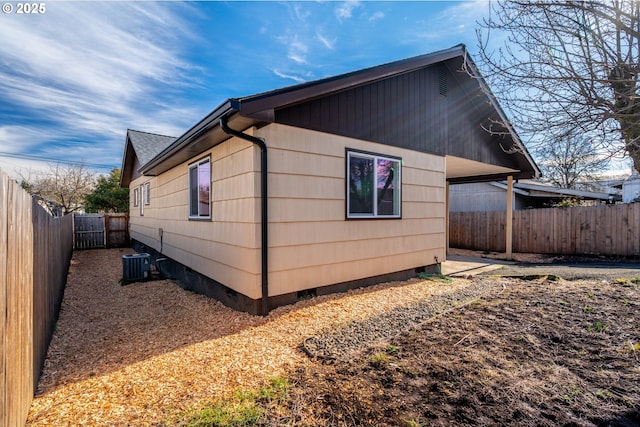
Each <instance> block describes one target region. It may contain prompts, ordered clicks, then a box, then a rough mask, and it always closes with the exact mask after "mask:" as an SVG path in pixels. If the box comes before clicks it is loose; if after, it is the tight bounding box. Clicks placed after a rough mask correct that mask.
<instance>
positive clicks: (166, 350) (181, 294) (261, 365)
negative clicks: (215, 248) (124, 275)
mask: <svg viewBox="0 0 640 427" xmlns="http://www.w3.org/2000/svg"><path fill="white" fill-rule="evenodd" d="M128 253H131V251H128V250H125V251H123V250H118V249H113V250H96V251H83V252H76V253H75V254H74V257H73V260H72V265H71V270H70V273H69V278H68V283H67V288H66V291H65V296H64V300H63V304H62V311H61V313H60V318H59V320H58V323H57V329H56V332H55V335H54V338H53V340H52V343H51V346H50V349H49V355H48V358H47V361H46V364H45V368H44V371H43V375H42V378H41V380H40V383H39V385H38V390H37V395H36V397H35V399H34V402H33V405H32V407H31V411H30V413H29V418H28V425H30V426H53V425H55V426H66V425H68V426H77V425H83V426H87V425H109V426H125V425H135V426H143V425H153V424H157V423H160V422H163V421H164V420H167V419H170V418H171V417H172V416H174V415H175V414H176V413H179V412H181V411H183V410H185V409H187V408H191V407H194V406H196V405H198V404H200V403H201V402H203V401H207V400H211V399H215V398H222V397H227V396H230V395H231V394H232V392H233V391H234V390H235V389H237V388H238V387H243V388H255V387H259V386H260V385H262V384H263V383H264V381H265V380H266V379H267V378H270V377H274V376H278V375H282V374H284V373H285V372H287V371H291V370H292V369H293V368H294V367H298V368H299V367H305V366H310V364H312V363H313V362H311V361H310V360H309V359H308V358H307V357H306V356H304V355H303V353H302V352H301V351H300V350H299V346H300V343H301V342H302V340H303V339H304V338H306V337H308V336H311V335H315V334H317V333H319V332H321V331H322V330H324V329H327V328H333V327H336V326H340V325H344V324H347V323H348V322H351V321H358V320H363V319H366V318H368V317H371V316H375V315H378V314H380V313H383V312H385V311H387V310H390V309H393V308H395V307H399V306H402V305H406V304H409V303H411V302H414V301H418V300H420V299H424V298H428V297H429V296H431V295H435V294H440V293H443V292H447V291H450V290H454V289H457V288H461V287H465V286H467V285H468V284H469V282H468V281H466V280H464V279H456V280H454V281H453V282H449V283H446V284H443V283H438V282H432V281H421V280H411V281H408V282H403V283H387V284H383V285H378V286H374V287H370V288H366V289H360V290H355V291H351V292H349V293H346V294H337V295H330V296H323V297H319V298H316V299H313V300H309V301H304V302H300V303H298V304H295V305H293V306H287V307H281V308H278V309H276V310H274V311H273V312H272V313H271V314H270V315H269V316H267V317H264V318H263V317H257V316H251V315H248V314H246V313H240V312H237V311H234V310H231V309H229V308H227V307H225V306H223V305H222V304H220V303H219V302H217V301H215V300H212V299H210V298H207V297H204V296H200V295H196V294H193V293H191V292H188V291H184V290H182V289H181V288H179V287H178V286H177V285H175V284H174V283H173V282H171V281H168V280H164V281H155V282H147V283H135V284H130V285H127V286H120V284H119V280H120V278H121V272H122V261H121V257H122V255H124V254H128Z"/></svg>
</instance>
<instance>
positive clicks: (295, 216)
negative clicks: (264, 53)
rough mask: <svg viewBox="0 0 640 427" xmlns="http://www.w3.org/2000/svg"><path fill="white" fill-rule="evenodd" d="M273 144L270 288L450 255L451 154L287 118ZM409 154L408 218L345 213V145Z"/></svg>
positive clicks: (295, 287)
mask: <svg viewBox="0 0 640 427" xmlns="http://www.w3.org/2000/svg"><path fill="white" fill-rule="evenodd" d="M257 135H258V136H260V137H263V138H264V139H265V141H266V142H267V145H268V147H269V241H270V247H269V272H270V273H269V288H270V295H272V296H273V295H280V294H285V293H290V292H295V291H299V290H304V289H309V288H315V287H320V286H326V285H331V284H335V283H341V282H346V281H351V280H357V279H361V278H367V277H372V276H377V275H381V274H386V273H393V272H396V271H402V270H407V269H412V268H416V267H421V266H424V265H430V264H434V263H435V258H434V257H436V256H437V257H438V259H440V260H442V259H444V245H445V222H444V212H445V193H444V180H445V178H444V158H442V157H439V156H433V155H428V154H424V153H417V152H415V151H410V150H405V149H401V148H398V147H391V146H385V145H381V144H374V143H369V142H365V141H361V140H356V139H351V138H346V137H340V136H335V135H328V134H323V133H319V132H315V131H309V130H304V129H299V128H293V127H288V126H284V125H271V126H268V127H265V128H263V129H260V130H259V131H258V132H257ZM346 148H350V149H357V150H365V151H370V152H375V153H378V154H382V155H390V156H398V157H402V159H403V167H402V200H403V202H402V217H403V218H402V219H376V220H346V219H345V209H346V208H345V176H346V163H345V149H346Z"/></svg>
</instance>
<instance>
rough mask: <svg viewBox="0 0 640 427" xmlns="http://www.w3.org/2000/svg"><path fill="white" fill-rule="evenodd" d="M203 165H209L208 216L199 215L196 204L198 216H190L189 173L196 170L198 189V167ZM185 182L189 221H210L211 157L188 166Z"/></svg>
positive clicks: (198, 186)
mask: <svg viewBox="0 0 640 427" xmlns="http://www.w3.org/2000/svg"><path fill="white" fill-rule="evenodd" d="M204 164H208V165H209V178H208V179H209V183H208V186H209V200H208V207H209V209H208V210H209V213H208V215H201V214H200V204H199V203H198V214H197V215H193V214H192V210H191V208H192V185H191V176H192V174H191V171H192V170H193V169H195V170H196V174H195V176H196V178H197V179H198V182H197V183H196V185H197V188H198V189H199V188H200V182H199V177H200V166H201V165H204ZM187 180H188V184H187V185H188V191H187V192H188V204H187V209H188V217H189V220H190V221H210V220H211V218H212V215H211V211H212V206H211V205H212V200H211V187H212V170H211V156H207V157H202V158H200V159H198V160H196V161H195V162H192V163H190V164H189V166H188V168H187ZM198 201H199V197H198Z"/></svg>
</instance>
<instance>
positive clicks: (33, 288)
mask: <svg viewBox="0 0 640 427" xmlns="http://www.w3.org/2000/svg"><path fill="white" fill-rule="evenodd" d="M72 237H73V224H72V218H71V216H67V217H62V218H53V217H51V216H50V215H49V214H48V213H47V212H46V211H45V210H44V209H42V208H41V207H40V206H39V205H38V204H37V203H36V202H35V201H34V200H33V199H32V198H31V196H30V195H29V194H28V193H26V192H25V191H24V190H22V189H21V188H20V186H19V185H18V184H17V183H16V182H14V181H13V180H11V179H10V178H9V177H8V176H7V175H5V174H4V173H3V172H2V171H0V426H6V427H14V426H20V427H22V426H24V424H25V422H26V419H27V414H28V412H29V406H30V405H31V400H32V398H33V394H34V391H35V387H36V384H37V382H38V379H39V376H40V371H41V369H42V366H43V365H44V360H45V358H46V355H47V347H48V345H49V342H50V341H51V337H52V335H53V326H54V324H55V321H56V318H57V314H58V310H59V307H60V303H61V300H62V293H63V290H64V286H65V283H66V277H67V271H68V267H69V262H70V260H71V254H72V250H73V245H72Z"/></svg>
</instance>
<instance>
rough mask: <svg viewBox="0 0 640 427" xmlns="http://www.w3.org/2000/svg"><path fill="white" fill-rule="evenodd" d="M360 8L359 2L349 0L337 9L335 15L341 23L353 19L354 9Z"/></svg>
mask: <svg viewBox="0 0 640 427" xmlns="http://www.w3.org/2000/svg"><path fill="white" fill-rule="evenodd" d="M358 7H360V1H359V0H348V1H346V2H344V3H342V4H341V5H340V6H338V7H336V9H335V13H336V17H337V18H338V20H339V21H343V20H345V19H349V18H351V16H352V15H353V11H354V9H356V8H358Z"/></svg>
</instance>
